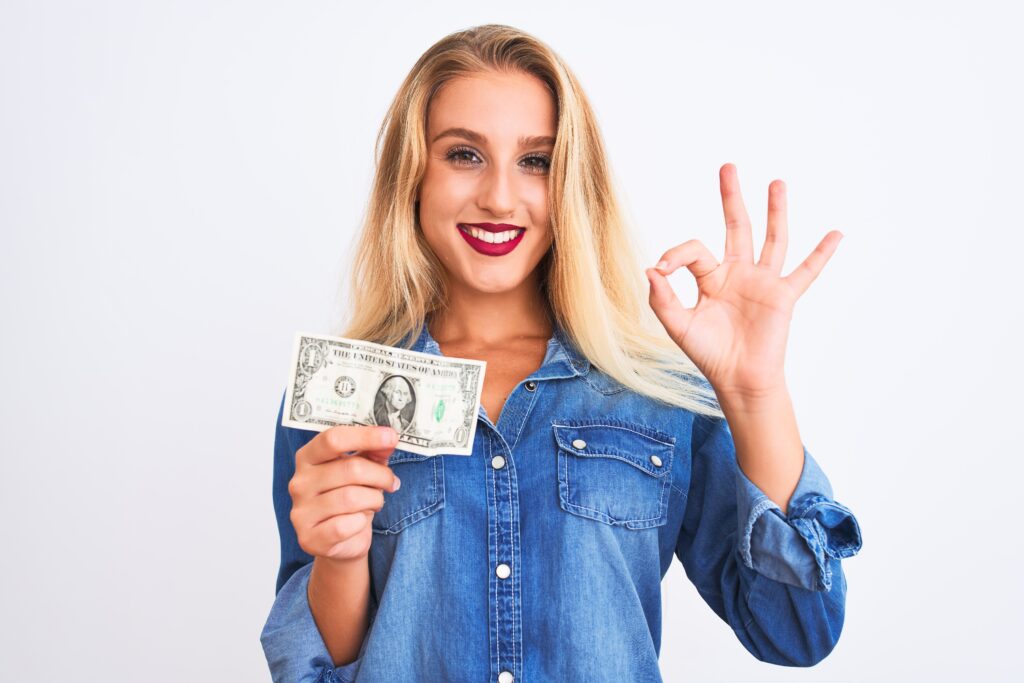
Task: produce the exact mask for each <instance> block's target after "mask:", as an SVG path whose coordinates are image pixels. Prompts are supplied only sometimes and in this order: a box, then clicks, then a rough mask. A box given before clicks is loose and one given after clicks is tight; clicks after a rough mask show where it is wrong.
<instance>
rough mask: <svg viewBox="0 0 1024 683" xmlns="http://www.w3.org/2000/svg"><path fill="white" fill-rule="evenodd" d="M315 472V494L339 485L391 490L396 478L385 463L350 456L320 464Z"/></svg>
mask: <svg viewBox="0 0 1024 683" xmlns="http://www.w3.org/2000/svg"><path fill="white" fill-rule="evenodd" d="M319 468H322V470H321V471H318V472H317V480H316V481H317V486H316V492H315V495H319V494H321V493H324V492H325V491H330V490H331V489H336V488H338V487H339V486H351V485H357V486H372V487H374V488H378V489H381V490H384V491H391V489H392V488H393V487H394V485H395V480H396V479H397V478H398V477H397V476H395V473H394V472H393V471H392V470H391V468H390V467H388V466H387V465H383V464H381V463H379V462H375V461H373V460H370V459H368V458H363V457H360V456H352V457H351V458H346V459H343V460H338V461H336V462H331V463H326V464H324V465H320V466H319Z"/></svg>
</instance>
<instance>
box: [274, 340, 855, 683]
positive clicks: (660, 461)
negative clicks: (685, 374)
mask: <svg viewBox="0 0 1024 683" xmlns="http://www.w3.org/2000/svg"><path fill="white" fill-rule="evenodd" d="M412 348H413V349H415V350H417V351H422V352H425V353H431V354H435V355H443V354H442V353H441V351H440V348H439V347H438V344H437V342H436V341H435V340H434V339H433V338H432V337H431V336H430V333H429V332H428V330H427V326H426V325H425V324H424V325H423V326H422V328H421V331H420V333H419V336H418V339H417V341H416V343H415V345H414V346H413V347H412ZM283 407H284V406H283V400H282V408H281V409H282V410H283ZM478 419H479V422H478V424H477V430H476V436H475V440H474V443H473V452H472V455H470V456H463V455H447V456H444V455H441V456H434V457H429V456H422V455H418V454H414V453H411V452H408V451H404V450H402V449H400V448H399V449H396V450H395V451H394V452H393V453H392V455H391V458H390V461H389V466H390V467H391V468H392V470H393V471H394V473H395V474H396V475H397V476H398V477H399V478H400V479H401V480H402V486H401V488H400V489H399V490H398V491H396V492H394V493H387V492H385V493H384V499H385V502H384V507H383V508H382V509H381V510H380V511H378V512H377V513H376V514H375V515H374V517H373V521H372V526H373V539H372V544H371V547H370V551H369V564H370V581H371V589H370V610H371V611H370V616H371V620H370V627H369V630H368V631H367V634H366V637H365V638H364V640H363V643H362V647H361V649H360V651H359V655H358V658H357V659H356V660H355V661H353V662H351V663H348V664H344V665H342V666H338V667H335V666H334V665H333V662H332V660H331V657H330V654H329V653H328V651H327V648H326V646H325V644H324V642H323V639H322V637H321V636H320V632H319V631H318V629H317V627H316V624H315V622H314V620H313V617H312V613H311V611H310V608H309V603H308V600H307V594H306V589H307V585H308V582H309V574H310V570H311V568H312V559H313V558H312V556H310V555H308V554H307V553H305V552H303V551H302V549H301V548H300V547H299V545H298V542H297V540H296V535H295V530H294V528H293V527H292V525H291V521H290V518H289V514H290V511H291V498H290V495H289V494H288V490H287V486H288V482H289V480H290V479H291V477H292V475H293V473H294V471H295V452H296V451H297V450H298V449H299V448H300V447H301V446H303V445H304V444H305V443H307V442H308V441H309V440H310V439H312V438H313V437H314V436H315V435H316V432H312V431H307V430H300V429H292V428H288V427H282V426H281V414H280V412H279V414H278V420H277V433H276V440H275V445H274V479H273V500H274V508H275V512H276V515H277V524H278V530H279V533H280V539H281V565H280V570H279V572H278V575H277V593H276V598H275V600H274V603H273V606H272V607H271V610H270V614H269V616H268V617H267V620H266V624H265V625H264V627H263V630H262V633H261V635H260V641H261V643H262V646H263V649H264V653H265V655H266V658H267V662H268V664H269V667H270V671H271V674H272V677H273V680H274V681H281V682H283V681H288V682H289V683H294V682H297V681H309V682H314V681H315V682H319V683H342V682H349V681H354V682H358V683H377V682H384V681H387V682H389V683H390V682H392V681H427V680H430V681H496V682H498V683H512V682H520V683H541V682H544V681H557V682H561V681H583V680H586V681H588V682H589V683H597V682H599V681H614V682H615V683H622V682H623V681H631V682H634V681H660V680H661V674H660V671H659V668H658V654H659V652H660V649H661V610H662V598H661V588H660V584H661V579H662V578H663V577H664V576H665V573H666V572H667V571H668V570H669V568H670V566H671V565H672V558H673V557H676V558H678V559H679V560H680V562H681V563H682V565H683V568H684V570H685V572H686V575H687V577H689V579H690V581H692V582H693V584H694V586H695V587H696V588H697V591H698V592H699V594H700V596H701V597H702V598H703V599H704V601H705V602H706V603H707V604H708V606H709V607H710V608H711V609H712V610H714V612H715V613H716V614H717V615H718V616H719V617H720V618H721V619H722V620H724V621H725V622H726V623H728V624H729V626H730V627H731V628H732V630H733V631H734V632H735V634H736V637H737V638H738V639H739V641H740V643H742V645H743V647H744V648H746V649H747V650H748V651H749V652H750V653H751V654H752V655H753V656H754V657H756V658H757V659H759V660H761V661H765V662H771V663H774V664H781V665H788V666H812V665H814V664H815V663H817V662H819V661H820V660H821V659H823V658H824V657H825V656H826V655H828V654H829V652H831V651H832V649H833V647H834V646H835V644H836V641H837V640H838V639H839V634H840V632H841V631H842V626H843V618H844V608H845V596H846V580H845V577H844V575H843V570H842V568H841V566H840V560H841V559H842V558H846V557H850V556H852V555H854V554H856V553H857V552H858V551H859V550H860V548H861V536H860V527H859V525H858V523H857V520H856V518H855V517H854V516H853V513H852V512H851V511H850V510H849V509H848V508H846V507H845V506H843V505H841V504H839V503H838V502H836V501H835V500H833V498H832V490H831V486H830V484H829V481H828V479H827V478H826V476H825V474H824V472H823V471H822V470H821V468H820V467H819V466H818V464H817V462H816V461H815V460H814V458H812V457H811V454H810V453H809V452H808V451H807V448H806V447H804V466H803V471H802V474H801V476H800V480H799V483H798V485H797V487H796V490H795V491H794V493H793V495H792V497H791V499H790V503H789V506H788V514H785V515H784V514H782V511H781V510H780V508H779V506H778V505H776V504H775V503H774V502H773V501H772V500H771V499H769V498H768V497H767V495H766V494H765V493H764V492H763V491H762V490H761V489H759V488H758V487H757V486H755V485H754V484H753V482H751V481H750V480H749V479H748V478H747V477H746V476H745V475H744V473H743V471H742V470H741V469H740V468H739V467H738V465H737V461H736V452H735V447H734V443H733V439H732V436H731V433H730V431H729V426H728V424H727V422H726V421H725V420H724V419H715V418H709V417H706V416H697V415H695V414H694V413H692V412H691V411H688V410H685V409H682V408H679V407H675V406H668V405H666V404H663V403H660V402H656V401H654V400H652V399H649V398H647V397H644V396H642V395H640V394H637V393H636V392H633V391H631V390H628V389H626V388H625V387H623V386H622V385H621V384H619V383H618V382H616V381H614V380H613V379H611V378H610V377H609V376H607V375H605V374H603V373H602V372H600V370H599V369H598V368H597V367H595V366H592V365H591V364H590V362H589V361H588V360H587V359H586V357H584V356H583V355H582V354H581V353H580V352H579V351H578V349H577V348H576V347H575V346H574V345H573V344H572V343H571V341H570V340H569V339H568V338H567V336H566V335H565V333H564V331H563V330H562V329H560V328H558V327H556V328H555V329H554V332H553V335H552V337H551V338H550V339H549V340H548V344H547V352H546V354H545V357H544V361H543V363H542V364H541V367H540V368H539V369H537V370H536V371H535V372H534V373H532V374H531V375H530V376H529V377H527V378H525V379H524V380H522V381H521V382H520V383H519V384H518V385H516V387H515V388H514V389H513V390H512V393H511V394H509V396H508V398H507V399H506V401H505V404H504V406H503V408H502V410H501V413H500V416H499V419H498V422H497V424H495V423H494V422H493V421H492V420H491V419H490V418H489V417H488V415H487V413H486V411H485V410H484V408H483V406H481V407H480V409H479V417H478ZM672 607H673V606H672V605H669V606H668V608H669V609H672Z"/></svg>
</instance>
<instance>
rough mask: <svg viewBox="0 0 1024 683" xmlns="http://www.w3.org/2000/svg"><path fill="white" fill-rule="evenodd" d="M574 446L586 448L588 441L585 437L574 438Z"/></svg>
mask: <svg viewBox="0 0 1024 683" xmlns="http://www.w3.org/2000/svg"><path fill="white" fill-rule="evenodd" d="M572 445H573V448H586V447H587V442H586V441H584V440H583V439H574V440H573V442H572Z"/></svg>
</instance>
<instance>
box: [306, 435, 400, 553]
mask: <svg viewBox="0 0 1024 683" xmlns="http://www.w3.org/2000/svg"><path fill="white" fill-rule="evenodd" d="M397 445H398V433H397V432H396V431H395V430H394V429H392V428H391V427H376V426H361V425H338V426H335V427H331V428H330V429H326V430H324V431H322V432H320V433H319V434H317V435H316V436H315V437H314V438H313V439H311V440H310V442H309V443H307V444H306V445H305V446H303V447H302V448H300V449H299V450H298V452H297V453H296V454H295V474H294V475H293V476H292V478H291V481H289V482H288V493H289V494H290V495H291V497H292V512H291V522H292V526H294V527H295V534H296V536H297V537H298V541H299V547H300V548H302V549H303V550H304V551H306V552H307V553H309V554H310V555H314V556H318V557H325V558H327V559H330V560H337V561H346V560H354V559H360V558H362V557H365V556H366V555H367V554H368V553H369V551H370V542H371V541H372V539H373V528H372V526H371V524H370V522H371V521H372V520H373V514H374V513H375V512H376V511H377V510H380V509H381V508H382V507H384V491H388V492H394V491H397V490H398V486H399V484H400V482H399V480H398V477H396V476H395V475H394V473H393V472H392V471H391V468H390V467H388V466H387V461H388V458H389V457H390V456H391V453H392V451H394V450H395V446H397Z"/></svg>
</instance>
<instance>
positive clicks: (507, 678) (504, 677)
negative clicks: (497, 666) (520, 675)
mask: <svg viewBox="0 0 1024 683" xmlns="http://www.w3.org/2000/svg"><path fill="white" fill-rule="evenodd" d="M512 681H513V678H512V672H511V671H502V672H501V673H500V674H498V683H512Z"/></svg>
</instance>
